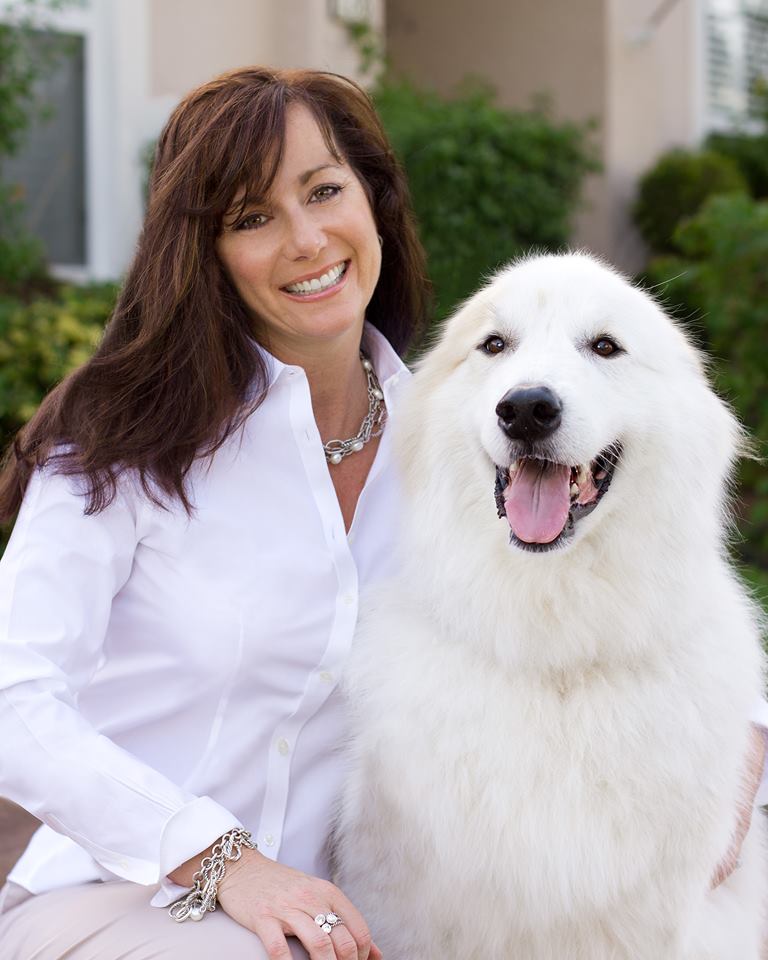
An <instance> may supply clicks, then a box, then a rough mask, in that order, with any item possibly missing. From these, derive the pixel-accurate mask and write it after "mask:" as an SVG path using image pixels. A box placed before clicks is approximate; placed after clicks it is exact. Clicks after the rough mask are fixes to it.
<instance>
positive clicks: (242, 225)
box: [235, 213, 269, 230]
mask: <svg viewBox="0 0 768 960" xmlns="http://www.w3.org/2000/svg"><path fill="white" fill-rule="evenodd" d="M268 220H269V217H268V216H267V215H266V214H265V213H249V214H248V216H247V217H243V219H242V220H240V221H239V223H238V224H237V226H236V227H235V230H254V229H256V228H258V227H263V226H264V224H265V223H266V222H267V221H268Z"/></svg>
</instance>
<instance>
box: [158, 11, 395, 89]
mask: <svg viewBox="0 0 768 960" xmlns="http://www.w3.org/2000/svg"><path fill="white" fill-rule="evenodd" d="M148 2H149V37H150V92H151V94H152V96H156V97H166V96H172V97H174V98H175V99H178V98H179V97H180V96H182V95H183V94H184V93H186V92H187V91H188V90H189V89H191V88H192V87H195V86H197V85H198V84H200V83H203V82H204V81H206V80H209V79H210V78H211V77H214V76H216V75H217V74H218V73H222V72H223V71H225V70H231V69H233V68H234V67H239V66H246V65H249V64H265V65H268V66H274V67H312V68H315V69H321V70H332V71H334V72H336V73H343V74H346V75H349V76H356V74H357V72H358V69H357V68H358V58H357V54H356V51H355V50H354V49H353V48H352V47H351V45H350V44H349V42H348V39H347V34H346V30H345V29H344V27H343V25H342V24H341V22H340V21H339V20H338V19H336V18H335V17H332V16H331V15H330V12H329V4H328V3H327V0H289V2H283V3H275V2H274V0H260V2H259V0H216V3H211V2H210V0H148ZM369 7H370V9H371V16H372V21H373V22H374V24H376V25H377V26H379V27H381V26H382V19H383V8H384V5H383V2H382V0H369Z"/></svg>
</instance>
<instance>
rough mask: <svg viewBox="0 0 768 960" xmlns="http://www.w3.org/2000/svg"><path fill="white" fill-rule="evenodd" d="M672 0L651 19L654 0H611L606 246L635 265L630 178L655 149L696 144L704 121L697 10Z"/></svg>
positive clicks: (637, 244)
mask: <svg viewBox="0 0 768 960" xmlns="http://www.w3.org/2000/svg"><path fill="white" fill-rule="evenodd" d="M701 8H702V4H701V2H700V0H677V3H674V4H671V5H669V6H668V7H667V8H666V9H667V10H668V12H667V14H666V16H665V17H664V18H663V19H661V20H660V21H659V22H658V23H653V22H652V20H651V17H652V15H653V14H654V12H655V11H657V10H659V9H664V8H663V7H660V4H659V2H658V0H632V2H628V0H610V2H609V7H608V20H607V30H608V43H607V48H608V52H609V69H608V76H609V84H608V89H607V110H606V119H605V126H606V138H605V154H604V163H605V169H606V173H605V177H604V190H605V193H606V196H607V198H608V201H609V202H608V209H607V211H606V214H607V219H606V222H605V225H604V226H605V236H606V238H607V240H608V243H609V247H608V248H607V249H606V251H605V252H606V253H607V254H609V255H610V256H612V258H613V259H614V260H616V261H617V262H618V263H619V264H621V265H622V266H625V267H627V268H628V269H631V270H636V269H639V268H640V267H641V266H642V264H643V263H644V260H645V250H644V248H643V245H642V243H641V241H640V238H639V237H638V235H637V233H636V232H635V230H634V228H633V227H632V224H631V216H630V210H631V206H632V202H633V200H634V198H635V195H636V192H637V182H638V180H639V178H640V177H641V176H642V174H643V173H644V172H645V171H646V170H648V168H649V167H651V166H652V164H653V162H654V160H655V159H656V158H657V157H658V156H659V154H660V153H662V152H664V151H665V150H668V149H669V148H670V147H674V146H686V145H692V144H695V143H696V142H697V141H698V140H699V139H700V137H701V134H702V126H703V106H702V97H703V83H702V80H701V71H702V69H703V66H702V56H703V43H702V42H701V31H702V30H703V12H702V9H701Z"/></svg>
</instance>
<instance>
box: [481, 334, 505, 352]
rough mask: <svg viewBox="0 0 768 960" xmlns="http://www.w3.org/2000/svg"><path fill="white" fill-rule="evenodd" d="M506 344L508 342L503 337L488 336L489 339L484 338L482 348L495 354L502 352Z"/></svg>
mask: <svg viewBox="0 0 768 960" xmlns="http://www.w3.org/2000/svg"><path fill="white" fill-rule="evenodd" d="M505 346H506V344H505V343H504V341H503V339H502V338H501V337H488V339H487V340H483V342H482V344H481V349H482V350H484V351H485V352H486V353H490V354H494V353H501V352H502V350H503V349H504V347H505Z"/></svg>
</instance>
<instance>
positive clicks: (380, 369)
mask: <svg viewBox="0 0 768 960" xmlns="http://www.w3.org/2000/svg"><path fill="white" fill-rule="evenodd" d="M363 344H364V347H365V349H366V351H367V353H368V354H369V356H370V358H371V362H372V363H373V369H374V370H375V371H376V376H377V377H378V380H379V383H380V384H381V386H382V388H385V387H390V386H394V385H395V384H396V383H397V381H398V379H399V378H400V376H401V375H402V374H406V375H407V374H408V368H407V367H406V365H405V364H404V363H403V361H402V359H401V358H400V357H399V356H398V354H397V353H396V352H395V349H394V347H393V346H392V344H391V343H390V342H389V340H387V338H386V337H385V336H384V334H383V333H382V332H381V331H380V330H377V329H376V327H374V326H373V325H372V324H370V323H368V322H366V324H365V327H364V329H363ZM254 345H255V346H256V348H257V349H258V350H259V351H260V353H261V355H262V356H263V357H264V360H265V361H266V364H267V389H268V390H271V389H272V387H273V386H274V385H275V383H277V381H278V380H279V379H280V377H281V376H282V375H283V373H284V372H285V371H286V370H291V369H293V368H292V367H291V365H290V364H287V363H283V361H282V360H278V359H277V357H275V356H273V355H272V354H271V353H270V352H269V350H266V349H265V348H264V347H262V346H261V344H257V343H256V341H254Z"/></svg>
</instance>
